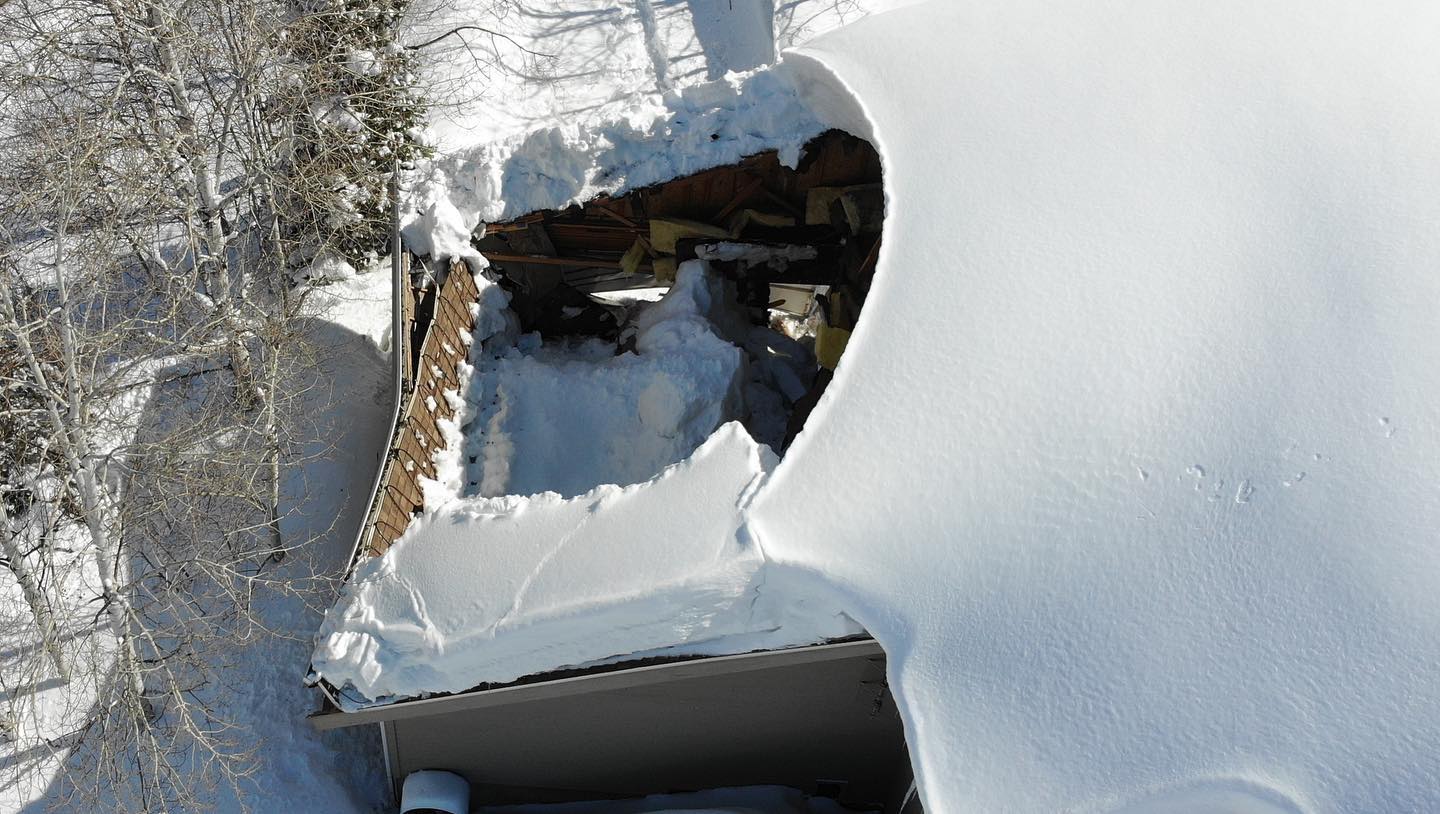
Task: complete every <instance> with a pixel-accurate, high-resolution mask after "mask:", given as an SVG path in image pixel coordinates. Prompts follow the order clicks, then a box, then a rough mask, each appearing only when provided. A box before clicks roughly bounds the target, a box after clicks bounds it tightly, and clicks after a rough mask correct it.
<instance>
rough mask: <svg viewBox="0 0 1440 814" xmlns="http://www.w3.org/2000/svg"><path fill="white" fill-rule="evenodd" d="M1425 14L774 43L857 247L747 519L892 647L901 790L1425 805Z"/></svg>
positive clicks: (1436, 686)
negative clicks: (859, 311)
mask: <svg viewBox="0 0 1440 814" xmlns="http://www.w3.org/2000/svg"><path fill="white" fill-rule="evenodd" d="M1436 30H1440V7H1437V6H1436V5H1435V4H1433V3H1420V2H1417V3H1409V2H1363V3H1362V2H1324V3H1320V4H1307V5H1305V6H1300V5H1297V4H1289V3H1269V4H1249V3H1238V2H1217V3H1203V4H1197V3H1191V2H1179V1H1178V0H1175V1H1163V2H1151V3H1134V2H1095V3H1086V4H1078V5H1065V4H1054V3H1042V2H1036V1H1035V0H1012V2H1005V3H990V4H973V3H970V4H959V3H953V4H952V3H938V4H931V5H927V6H924V7H919V8H912V9H907V10H902V11H899V12H894V13H892V14H888V15H883V16H878V17H872V18H870V19H868V20H863V21H861V22H859V23H856V24H855V25H854V26H852V27H849V28H847V29H845V30H843V31H841V32H838V33H837V34H835V35H832V36H831V37H828V38H825V39H823V40H821V41H819V42H816V43H814V44H812V45H811V46H809V47H807V48H806V49H804V51H803V53H804V54H805V55H806V56H808V57H809V58H810V59H813V60H814V62H813V63H812V64H811V66H810V67H811V68H813V74H814V76H815V80H816V82H817V86H818V87H820V88H821V89H822V90H826V89H828V90H829V91H831V99H832V100H843V99H844V95H843V94H839V93H835V92H834V89H835V88H836V87H837V85H839V86H843V87H844V88H848V90H849V92H850V93H851V94H853V97H854V98H858V99H859V100H861V102H862V103H863V108H862V107H861V106H859V105H852V106H851V110H850V112H849V114H846V113H845V111H844V110H843V109H842V106H841V105H834V106H832V107H831V108H830V109H831V113H832V115H835V116H837V117H840V119H837V120H835V121H834V122H833V123H835V124H842V125H843V124H845V122H844V121H843V117H845V116H847V115H849V116H851V117H853V116H854V115H855V113H857V112H858V109H857V108H859V109H863V111H864V113H865V120H864V121H855V122H854V123H853V124H851V125H850V126H851V127H853V128H855V129H860V128H865V127H866V126H867V125H868V129H869V130H870V131H871V133H872V135H873V138H874V140H875V141H876V143H877V145H878V146H879V148H880V151H881V154H882V157H883V161H884V166H885V173H886V175H885V184H886V189H887V203H888V213H887V221H886V236H885V244H884V247H883V248H882V250H881V255H880V261H879V269H878V272H877V276H876V279H875V284H874V288H873V289H872V292H871V295H870V299H869V300H868V302H867V303H866V310H865V313H864V314H863V316H862V318H861V321H860V324H859V326H858V329H857V330H856V332H855V334H854V336H853V337H852V339H851V341H850V344H849V348H848V350H847V351H846V355H845V358H844V360H843V361H842V363H841V365H840V369H839V370H838V372H837V374H836V380H835V381H834V383H833V384H832V385H831V387H830V389H829V390H828V391H827V393H826V396H825V398H824V399H823V401H822V402H821V404H820V405H819V407H818V408H817V410H816V411H815V413H814V414H813V415H812V416H811V417H810V421H809V426H808V428H807V430H806V432H805V433H804V434H803V435H802V436H801V437H800V439H798V440H797V442H796V444H795V446H794V447H792V448H791V450H790V451H789V453H788V454H787V456H786V458H785V460H784V461H783V462H782V463H781V465H780V466H779V467H778V468H777V470H776V472H775V473H774V475H773V476H772V478H771V480H770V481H769V482H768V483H767V485H766V486H765V488H764V489H762V490H761V492H760V493H759V494H758V495H757V496H756V498H755V502H754V504H753V506H752V510H751V517H750V522H751V529H752V531H753V533H754V534H755V536H756V537H757V538H758V539H759V541H760V543H761V545H762V546H763V547H764V549H765V551H766V553H767V556H770V557H772V558H773V559H774V560H776V561H777V562H784V563H787V564H790V565H792V566H793V567H795V568H800V569H804V568H809V569H813V570H815V571H817V572H821V573H823V574H824V575H825V579H826V580H827V581H828V582H830V583H831V584H833V585H835V586H837V588H838V589H839V590H840V591H842V592H843V593H844V594H845V595H846V600H845V603H844V604H845V607H846V608H847V610H848V612H850V613H852V614H853V615H854V616H855V617H856V618H857V620H859V621H860V622H861V623H862V624H864V625H865V627H866V628H867V629H868V630H869V631H870V632H871V633H873V634H874V635H875V636H877V638H878V639H879V640H880V641H881V643H882V644H883V645H884V646H885V648H886V650H887V652H888V653H889V655H890V661H889V671H890V684H891V687H892V688H893V689H894V690H895V692H896V694H897V697H898V700H899V703H900V706H901V708H902V710H903V715H904V717H905V721H906V728H907V738H908V739H909V742H910V745H911V750H912V755H913V757H914V761H915V763H916V767H917V769H918V772H919V775H920V784H921V786H922V789H923V793H924V798H925V803H926V809H927V810H929V811H937V812H959V811H981V812H984V811H1034V812H1042V811H1062V810H1066V811H1069V810H1079V811H1106V810H1115V809H1120V810H1124V811H1127V812H1138V811H1147V812H1166V813H1167V814H1168V813H1171V812H1181V811H1184V812H1193V811H1201V810H1205V811H1250V812H1258V811H1264V812H1274V811H1287V812H1293V811H1354V812H1358V811H1433V810H1440V761H1437V760H1436V759H1435V756H1436V755H1437V754H1440V635H1437V634H1440V602H1437V599H1436V597H1437V593H1436V591H1435V586H1436V585H1437V584H1440V545H1437V542H1440V532H1437V529H1440V320H1437V318H1436V317H1437V306H1440V274H1437V273H1436V271H1437V269H1440V231H1437V230H1436V229H1434V228H1433V224H1435V223H1437V222H1440V117H1437V116H1436V115H1435V111H1437V110H1440V62H1437V61H1436V60H1435V59H1434V49H1433V44H1434V37H1433V32H1435V31H1436ZM787 61H789V62H792V63H798V62H800V61H801V59H800V58H795V57H793V56H792V57H787ZM937 78H943V79H937ZM837 80H838V82H837ZM912 83H913V84H912ZM937 179H943V182H937Z"/></svg>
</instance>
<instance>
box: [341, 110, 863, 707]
mask: <svg viewBox="0 0 1440 814" xmlns="http://www.w3.org/2000/svg"><path fill="white" fill-rule="evenodd" d="M883 209H884V203H883V194H882V192H881V188H880V165H879V159H878V157H877V155H876V153H875V151H874V149H873V148H872V147H871V146H870V145H869V144H868V143H867V142H865V141H863V140H861V139H858V138H855V137H853V136H850V135H848V134H845V133H842V132H839V131H830V132H827V133H825V134H823V135H822V136H820V137H818V138H816V139H815V140H814V141H812V142H811V143H810V145H808V146H807V148H806V150H805V151H804V154H803V158H802V160H801V161H800V162H799V165H798V166H797V167H794V168H789V167H785V166H784V165H782V164H781V162H780V160H779V157H778V155H777V154H776V153H775V152H767V153H762V154H759V155H756V156H751V157H749V158H746V159H744V160H743V161H741V162H739V163H738V164H735V165H732V166H728V167H719V168H715V169H710V170H706V171H704V172H700V173H697V174H694V175H691V176H687V177H685V178H681V179H677V180H674V181H670V182H666V183H662V184H657V185H654V186H651V187H647V188H644V189H640V190H636V191H633V192H631V193H629V194H626V195H624V196H621V197H616V198H601V199H597V200H594V201H590V202H587V203H585V204H581V205H576V206H572V207H570V208H568V209H565V210H560V211H544V212H537V213H532V214H529V215H526V216H523V217H521V218H519V219H516V220H514V221H510V222H507V223H503V224H493V225H490V226H489V227H488V228H486V229H484V230H483V232H481V234H480V236H479V237H477V239H476V241H475V243H476V248H477V249H478V250H479V251H480V252H482V253H483V254H484V255H485V257H486V258H487V259H488V261H489V263H490V266H491V268H490V269H489V270H487V271H486V272H485V275H484V276H483V277H477V276H475V275H472V274H470V273H468V271H467V270H466V269H465V268H464V267H463V265H460V264H456V265H454V266H453V267H452V268H451V269H449V271H448V273H447V274H442V275H438V276H439V279H438V284H436V285H429V283H432V282H437V281H435V280H432V279H430V277H429V275H428V272H425V271H424V269H423V267H421V266H417V267H416V269H417V271H416V273H415V274H413V275H412V276H411V288H410V289H408V293H409V298H408V299H405V301H404V302H405V304H406V315H407V321H406V324H407V325H408V326H409V330H408V331H406V332H405V333H406V334H407V335H408V336H409V337H410V342H411V343H412V344H417V345H419V347H418V348H416V349H413V350H408V351H406V358H407V360H408V361H409V366H408V370H409V371H410V375H411V377H412V379H411V380H409V381H408V382H407V390H406V399H405V402H404V405H405V406H404V411H403V413H402V415H401V418H400V422H399V431H398V433H397V436H396V441H395V444H394V445H393V447H392V452H391V455H390V457H389V458H388V459H387V461H386V463H385V468H384V471H383V472H382V477H381V486H380V492H379V493H378V494H377V499H376V504H375V508H374V509H373V510H372V513H371V516H370V518H369V520H368V523H367V528H366V530H365V532H364V535H363V536H362V545H361V550H362V551H363V552H364V553H366V554H368V555H370V557H371V559H370V560H369V561H368V562H365V563H363V564H361V565H360V566H359V568H358V570H357V571H356V573H355V574H354V576H353V578H352V580H351V584H350V585H348V586H347V588H346V594H345V597H344V598H343V599H342V600H341V602H340V603H339V604H338V605H337V607H336V608H335V609H333V610H332V611H331V613H330V614H329V617H328V618H327V620H326V623H325V626H324V628H323V629H322V631H321V641H320V644H319V646H318V647H317V650H316V653H315V658H314V662H313V667H314V673H313V674H312V679H313V680H319V681H322V682H323V683H324V684H325V685H326V686H328V687H329V688H330V690H331V692H332V699H333V700H335V702H336V704H337V706H339V707H341V708H346V709H356V708H362V707H366V706H372V705H375V704H383V703H386V702H388V701H390V700H396V699H401V698H412V697H417V696H423V695H426V694H432V693H453V692H459V691H463V690H466V689H468V688H470V687H473V686H476V685H477V684H479V683H482V682H501V681H510V680H514V679H516V678H519V677H522V676H526V675H531V674H535V673H539V672H544V671H547V670H553V669H556V668H559V667H570V666H576V665H587V664H596V663H600V662H605V661H609V660H614V659H616V658H624V657H629V656H633V655H634V654H637V653H648V652H660V653H665V654H677V653H688V654H692V655H693V654H722V653H734V652H746V651H749V650H755V649H769V648H774V647H787V646H795V645H801V644H809V643H813V642H818V641H825V640H829V639H834V638H839V637H848V636H854V635H857V634H861V633H863V630H862V629H861V628H859V627H858V626H857V625H856V624H855V623H854V622H853V621H851V620H850V619H849V617H847V616H846V615H845V614H844V613H842V612H841V611H840V609H839V608H838V607H837V606H836V605H835V604H834V603H833V602H831V601H829V600H828V599H827V598H826V597H825V595H824V592H823V591H819V590H815V589H814V586H813V585H808V584H807V582H806V580H805V579H804V578H800V577H797V576H795V575H791V574H787V573H785V572H784V571H783V570H777V569H775V568H774V567H772V564H771V563H770V562H769V561H768V560H767V558H766V557H765V554H764V551H763V548H762V546H761V545H760V543H759V541H758V540H756V539H755V538H754V535H753V534H751V533H750V532H749V531H748V530H747V521H746V512H747V507H748V505H749V502H750V500H751V498H752V497H753V496H754V495H755V494H756V492H757V491H758V490H759V488H760V487H761V486H762V485H763V484H764V482H765V481H766V479H767V478H768V477H769V473H770V471H771V469H772V468H773V466H774V463H775V461H776V460H777V458H776V455H775V451H782V450H783V448H784V446H785V445H787V444H788V443H789V440H790V439H791V438H793V437H794V436H795V435H796V433H797V432H798V431H799V429H800V426H801V424H802V423H803V420H804V417H805V415H806V414H808V412H809V409H810V408H811V407H812V406H813V405H814V404H815V402H816V401H817V400H818V399H819V396H820V394H821V393H822V392H823V391H824V388H825V386H826V385H827V383H828V382H829V380H830V371H831V370H833V369H834V367H835V365H836V364H837V363H838V361H839V358H840V355H841V353H842V352H843V350H844V347H845V343H846V339H847V338H848V335H849V332H850V330H851V329H852V328H853V327H854V326H855V321H856V319H857V318H858V314H859V309H860V306H861V304H862V303H863V301H864V299H865V296H866V294H867V292H868V290H869V282H870V278H871V276H872V275H873V271H874V265H875V258H876V255H877V253H878V250H879V244H880V228H881V223H882V219H883ZM656 288H659V289H661V290H665V291H666V293H665V296H664V297H663V299H662V300H661V301H660V302H656V303H630V304H628V305H620V306H617V305H615V304H614V303H615V295H621V297H622V301H623V295H624V293H625V292H627V291H633V290H635V289H650V290H654V289H656ZM502 292H503V293H502ZM598 292H610V293H611V295H612V296H611V298H610V300H609V301H608V302H606V301H602V300H599V299H597V298H595V297H594V296H593V295H594V294H596V293H598ZM467 300H468V301H467ZM464 331H473V335H467V336H464V337H460V336H457V333H460V332H464ZM466 348H468V349H469V350H468V354H467V353H466V351H465V349H466ZM467 355H468V361H466V360H465V359H463V358H462V357H465V356H467ZM432 357H433V358H432ZM742 423H743V425H744V427H743V428H742V426H741V424H742ZM707 439H708V440H707ZM697 447H698V449H697ZM772 450H773V451H772ZM692 453H693V454H692Z"/></svg>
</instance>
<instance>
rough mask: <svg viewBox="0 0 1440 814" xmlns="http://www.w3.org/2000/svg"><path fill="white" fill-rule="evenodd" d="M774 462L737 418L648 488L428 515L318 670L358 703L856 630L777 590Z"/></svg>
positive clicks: (372, 568)
mask: <svg viewBox="0 0 1440 814" xmlns="http://www.w3.org/2000/svg"><path fill="white" fill-rule="evenodd" d="M774 464H775V457H774V455H773V454H771V453H770V451H769V450H768V449H767V448H765V447H762V446H759V445H757V444H756V443H755V442H754V441H753V440H751V438H750V436H749V434H747V433H746V432H745V430H744V428H743V427H741V426H740V425H738V424H734V423H731V424H726V425H725V426H724V427H722V428H721V429H720V430H718V431H717V432H716V433H715V434H714V435H712V436H711V437H710V439H709V440H708V441H707V442H706V443H705V444H704V446H702V447H701V448H700V449H698V450H696V451H695V453H694V454H693V455H691V456H690V457H689V458H687V459H686V460H685V461H684V462H683V463H680V464H676V465H675V466H673V467H671V468H669V469H667V470H665V471H664V472H663V473H661V474H660V475H659V476H657V477H656V478H654V479H652V480H649V481H646V482H645V483H641V484H638V485H634V486H628V487H620V486H614V485H604V486H599V487H597V488H595V489H593V490H591V491H590V492H587V493H585V494H583V495H580V496H578V497H574V498H568V499H567V498H562V497H561V496H560V495H558V494H555V493H553V492H551V493H546V494H542V495H536V496H534V497H530V498H526V497H520V496H509V497H498V498H486V497H472V498H464V499H459V500H454V501H451V502H449V503H446V504H445V505H443V506H441V507H440V508H438V509H436V510H433V511H427V512H426V513H425V515H424V516H423V517H422V518H420V519H418V520H417V521H415V522H413V523H412V524H411V526H410V528H409V529H408V530H407V531H406V533H405V534H404V536H402V537H401V538H400V540H398V541H397V542H396V543H395V544H394V545H393V546H392V547H391V548H390V550H389V551H388V552H387V553H386V554H385V556H384V557H379V558H373V559H370V560H367V561H366V562H365V563H363V564H362V565H361V567H360V568H359V569H358V570H357V571H356V573H355V575H354V576H353V577H352V578H351V583H350V585H349V586H347V588H346V599H345V601H343V602H342V603H341V605H339V606H337V608H336V609H335V610H334V611H332V612H331V613H330V615H329V616H327V618H326V622H325V625H324V626H323V627H322V628H321V643H320V646H319V647H318V648H317V649H316V653H315V659H314V662H313V664H314V668H315V670H316V671H317V672H319V673H320V674H322V675H324V676H325V677H327V678H328V679H330V680H331V681H332V682H333V683H335V684H337V685H340V684H343V685H345V690H346V693H345V695H344V696H343V697H342V699H341V700H342V703H345V704H347V705H348V706H350V707H352V708H355V707H363V706H366V705H367V704H368V703H369V701H370V699H376V700H385V699H386V698H388V697H391V696H397V695H399V696H410V695H415V694H416V691H417V688H420V689H423V690H424V691H426V692H457V691H461V690H465V689H469V688H470V687H473V686H475V685H476V684H477V683H479V682H480V681H496V682H502V681H510V680H513V679H516V678H519V677H521V676H525V675H529V674H532V673H536V672H541V671H544V670H547V669H553V668H554V667H556V666H560V665H567V664H586V663H590V662H596V661H600V660H603V659H605V658H607V657H611V656H615V655H617V654H618V655H623V654H625V653H629V652H631V651H633V650H649V649H653V648H661V647H667V646H670V645H673V644H676V643H679V642H691V643H703V642H704V641H706V640H710V639H720V638H722V637H726V636H737V635H745V636H746V641H747V642H750V643H751V646H771V647H779V646H785V645H793V644H805V643H808V642H810V641H813V640H814V639H815V637H816V636H826V635H829V636H844V635H847V634H852V633H855V632H858V629H857V628H856V627H855V626H854V624H853V623H852V622H850V621H849V620H848V619H847V618H846V617H844V616H843V615H842V614H841V613H840V612H839V610H838V609H836V608H834V607H826V606H824V605H820V606H814V605H811V604H810V603H807V602H795V601H793V597H791V596H787V595H786V592H784V591H777V590H774V589H773V587H771V586H768V585H767V576H768V574H767V563H766V559H765V554H764V552H763V551H762V550H761V548H760V547H759V546H758V545H756V544H755V542H754V541H753V540H752V539H750V537H749V536H748V534H747V533H746V531H745V512H746V509H747V507H748V505H749V503H750V500H751V498H752V496H753V495H754V494H755V491H756V489H757V488H759V486H760V485H761V484H762V483H763V482H764V481H765V478H766V476H767V475H768V474H769V472H770V470H771V469H772V468H773V467H774ZM696 495H704V496H705V499H704V500H699V501H697V500H696V499H695V496H696ZM749 634H759V635H758V636H757V635H749ZM617 643H619V644H621V645H623V646H624V647H625V648H628V649H622V650H617V649H616V646H617ZM692 652H696V651H692ZM722 652H729V648H728V647H724V648H722ZM351 690H353V691H355V692H358V693H359V694H360V695H362V696H363V698H357V697H355V696H354V694H353V693H352V692H350V691H351Z"/></svg>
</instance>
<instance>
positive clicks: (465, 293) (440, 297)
mask: <svg viewBox="0 0 1440 814" xmlns="http://www.w3.org/2000/svg"><path fill="white" fill-rule="evenodd" d="M479 295H480V290H479V288H478V287H477V286H476V284H475V278H474V276H473V275H472V274H471V273H470V269H469V268H468V267H466V265H465V264H464V263H463V262H460V261H455V262H453V263H451V265H450V269H449V273H448V274H446V275H445V278H444V280H443V281H442V282H441V283H440V284H439V285H438V286H429V287H416V286H410V287H409V288H408V290H407V292H406V296H404V297H403V298H402V301H401V305H402V308H403V310H404V312H405V319H404V324H405V326H406V327H407V330H406V331H405V332H404V333H405V334H406V336H405V337H404V340H403V341H404V342H405V347H404V349H403V352H404V353H405V354H406V358H407V359H408V361H409V364H407V365H406V367H405V378H404V392H403V393H402V394H401V398H402V403H401V410H400V422H399V425H398V427H397V428H396V431H395V435H394V437H393V439H392V441H391V445H390V448H389V449H388V450H387V451H386V454H385V458H384V459H383V461H382V462H381V464H380V465H381V474H380V489H379V493H378V494H377V495H376V501H375V505H374V506H373V508H372V510H371V516H370V517H368V518H367V519H366V528H365V529H364V530H363V531H362V534H363V536H362V550H363V553H364V554H365V555H366V556H370V557H378V556H380V555H381V554H384V553H385V551H386V550H387V549H389V548H390V546H391V545H392V544H393V543H394V542H395V541H396V540H397V539H399V537H400V535H402V534H404V533H405V529H407V528H408V527H409V526H410V521H411V519H412V518H414V516H415V515H416V514H418V513H419V512H420V511H421V510H422V509H424V507H425V501H424V492H423V490H422V489H421V488H420V478H421V477H427V478H433V477H435V463H434V460H433V456H434V451H435V449H436V448H443V447H444V445H445V442H444V436H442V435H441V433H440V427H439V422H440V421H441V420H442V419H453V418H454V417H455V409H454V408H453V407H452V406H451V404H450V400H449V399H447V398H445V391H446V390H454V389H456V388H458V387H459V386H460V362H461V361H462V360H463V359H464V358H465V357H466V355H467V353H468V351H469V348H470V345H469V343H468V341H467V338H468V337H469V335H470V334H471V332H472V331H474V329H475V319H474V317H473V316H471V312H470V311H471V309H470V306H471V304H472V303H474V302H475V300H476V298H477V297H479ZM427 314H428V317H427ZM432 404H433V405H434V407H433V408H432V407H431V406H430V405H432Z"/></svg>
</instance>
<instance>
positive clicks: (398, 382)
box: [345, 162, 408, 579]
mask: <svg viewBox="0 0 1440 814" xmlns="http://www.w3.org/2000/svg"><path fill="white" fill-rule="evenodd" d="M403 253H404V248H403V247H402V246H401V242H400V165H399V163H398V162H397V163H396V164H395V167H394V169H392V170H391V172H390V276H391V279H390V360H391V365H390V367H391V376H392V382H391V385H392V393H393V396H392V398H391V405H390V425H389V426H390V431H389V432H388V433H387V434H386V436H385V445H384V447H382V452H381V455H380V464H379V466H377V467H376V468H375V482H374V484H372V485H371V487H370V500H369V502H368V503H366V505H365V514H364V516H363V517H362V518H361V520H360V529H359V531H358V532H356V535H355V547H354V549H353V550H352V551H351V552H350V562H349V563H347V564H346V566H345V577H346V579H349V577H350V574H351V572H352V571H354V569H355V564H356V563H357V562H359V561H360V553H361V552H363V551H364V550H365V547H366V545H368V544H369V542H370V536H371V534H372V533H373V531H374V528H375V527H374V524H373V523H372V522H371V521H372V520H374V519H375V513H376V511H377V510H378V509H379V505H380V487H381V486H383V485H384V483H385V473H386V470H387V469H388V464H389V456H390V451H391V450H392V449H393V448H394V446H395V432H396V430H397V429H399V427H400V411H401V407H402V405H404V403H405V361H406V356H407V355H408V354H406V353H405V346H406V345H407V344H408V343H407V342H406V337H405V335H404V332H405V326H404V324H403V323H404V317H403V316H402V309H401V306H400V298H401V297H403V296H404V293H405V281H404V276H405V263H404V262H403Z"/></svg>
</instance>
